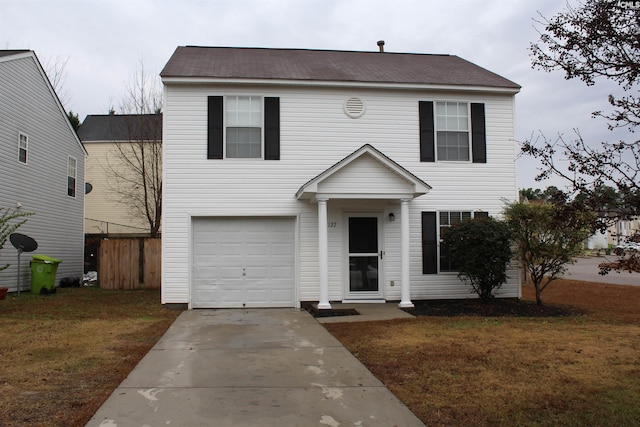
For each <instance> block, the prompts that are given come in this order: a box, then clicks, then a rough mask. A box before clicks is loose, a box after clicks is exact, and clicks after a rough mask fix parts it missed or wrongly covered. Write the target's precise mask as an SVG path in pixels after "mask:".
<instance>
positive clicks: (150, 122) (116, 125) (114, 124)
mask: <svg viewBox="0 0 640 427" xmlns="http://www.w3.org/2000/svg"><path fill="white" fill-rule="evenodd" d="M78 137H79V138H80V140H81V141H82V142H83V143H86V142H96V141H160V140H162V114H105V115H89V116H87V117H86V118H85V119H84V122H82V125H80V128H79V129H78Z"/></svg>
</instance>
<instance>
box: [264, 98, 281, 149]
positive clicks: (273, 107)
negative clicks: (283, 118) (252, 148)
mask: <svg viewBox="0 0 640 427" xmlns="http://www.w3.org/2000/svg"><path fill="white" fill-rule="evenodd" d="M264 159H265V160H280V98H273V97H271V98H270V97H265V98H264Z"/></svg>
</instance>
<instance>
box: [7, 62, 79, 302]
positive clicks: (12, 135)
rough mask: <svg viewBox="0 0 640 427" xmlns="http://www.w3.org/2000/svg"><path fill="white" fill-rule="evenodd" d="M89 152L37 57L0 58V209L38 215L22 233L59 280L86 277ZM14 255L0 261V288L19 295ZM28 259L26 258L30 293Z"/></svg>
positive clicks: (24, 283)
mask: <svg viewBox="0 0 640 427" xmlns="http://www.w3.org/2000/svg"><path fill="white" fill-rule="evenodd" d="M85 157H86V152H85V150H84V148H83V147H82V144H81V143H80V140H79V139H78V137H77V135H76V132H75V131H74V130H73V127H72V126H71V123H70V122H69V120H68V117H67V114H66V113H65V111H64V108H63V107H62V105H61V103H60V100H59V99H58V97H57V95H56V93H55V91H54V89H53V87H52V86H51V83H50V82H49V79H48V78H47V76H46V74H45V72H44V70H43V68H42V66H41V64H40V62H39V61H38V58H37V57H36V54H35V53H34V52H33V51H30V50H0V169H1V170H2V174H0V206H2V207H3V208H10V209H17V210H18V211H24V212H33V213H35V215H33V216H30V217H28V221H27V223H26V224H25V225H23V226H22V227H21V228H20V229H19V230H18V232H19V233H22V234H26V235H28V236H30V237H32V238H33V239H35V240H36V241H37V243H38V246H39V247H38V249H37V251H36V252H34V254H42V255H48V256H52V257H54V258H59V259H61V260H62V263H61V264H60V265H59V267H58V274H57V279H58V280H59V279H60V278H64V277H79V278H81V277H82V273H83V251H84V230H83V221H84V192H85V183H84V182H85V181H84V164H85ZM17 253H18V252H17V250H15V249H14V248H13V247H12V246H11V244H10V243H9V241H7V243H6V244H5V247H4V249H3V250H2V253H1V254H0V264H2V265H4V264H6V263H11V267H9V268H8V269H6V270H4V271H2V272H0V285H2V286H7V287H9V289H10V290H12V291H15V290H17V283H18V282H17V278H18V271H17ZM31 255H32V254H28V253H24V254H23V255H22V256H21V271H20V279H21V280H20V283H21V289H24V290H28V289H29V286H30V283H31V282H30V277H31V271H30V268H29V261H30V260H31Z"/></svg>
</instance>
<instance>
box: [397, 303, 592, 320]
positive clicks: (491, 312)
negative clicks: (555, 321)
mask: <svg viewBox="0 0 640 427" xmlns="http://www.w3.org/2000/svg"><path fill="white" fill-rule="evenodd" d="M413 303H414V305H415V308H405V309H403V310H404V311H406V312H407V313H410V314H412V315H414V316H480V317H570V316H580V315H582V314H584V313H583V312H582V311H580V310H579V309H577V308H575V307H566V306H558V305H542V306H540V305H537V304H536V303H535V302H531V301H523V300H517V299H493V300H491V301H490V302H488V303H485V302H483V301H481V300H478V299H464V300H429V301H413Z"/></svg>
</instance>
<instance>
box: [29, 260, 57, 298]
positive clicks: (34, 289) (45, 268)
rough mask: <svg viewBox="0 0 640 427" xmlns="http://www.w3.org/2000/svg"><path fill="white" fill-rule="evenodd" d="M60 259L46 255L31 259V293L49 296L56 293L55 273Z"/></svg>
mask: <svg viewBox="0 0 640 427" xmlns="http://www.w3.org/2000/svg"><path fill="white" fill-rule="evenodd" d="M61 262H62V260H61V259H57V258H53V257H50V256H47V255H33V256H32V257H31V293H32V294H51V293H54V292H55V291H56V273H57V272H58V265H59V264H60V263H61Z"/></svg>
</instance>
